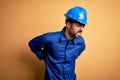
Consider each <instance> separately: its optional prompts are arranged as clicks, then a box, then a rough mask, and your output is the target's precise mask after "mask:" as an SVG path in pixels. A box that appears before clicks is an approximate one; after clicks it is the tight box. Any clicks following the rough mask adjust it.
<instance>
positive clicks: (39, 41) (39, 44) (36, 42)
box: [29, 35, 46, 60]
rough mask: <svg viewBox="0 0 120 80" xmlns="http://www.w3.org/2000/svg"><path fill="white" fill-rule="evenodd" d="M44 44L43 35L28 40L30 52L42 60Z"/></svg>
mask: <svg viewBox="0 0 120 80" xmlns="http://www.w3.org/2000/svg"><path fill="white" fill-rule="evenodd" d="M45 45H46V41H45V35H41V36H37V37H35V38H33V39H32V40H31V41H30V42H29V47H30V49H31V51H32V52H34V53H35V54H36V55H37V57H38V58H39V59H40V60H42V59H43V58H44V55H45V54H43V53H44V52H43V48H44V47H45Z"/></svg>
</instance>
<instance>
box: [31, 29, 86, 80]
mask: <svg viewBox="0 0 120 80" xmlns="http://www.w3.org/2000/svg"><path fill="white" fill-rule="evenodd" d="M29 46H30V49H31V50H32V51H33V52H34V53H35V54H36V55H37V57H38V58H39V59H40V60H44V61H45V65H46V72H45V80H76V75H75V59H76V58H77V57H78V56H79V55H80V54H81V53H82V51H83V50H84V49H85V42H84V39H83V38H82V36H81V37H80V38H75V39H73V40H68V39H67V37H66V35H65V27H64V28H63V30H62V31H58V32H51V33H45V34H43V35H40V36H37V37H35V38H33V39H32V40H31V41H30V42H29Z"/></svg>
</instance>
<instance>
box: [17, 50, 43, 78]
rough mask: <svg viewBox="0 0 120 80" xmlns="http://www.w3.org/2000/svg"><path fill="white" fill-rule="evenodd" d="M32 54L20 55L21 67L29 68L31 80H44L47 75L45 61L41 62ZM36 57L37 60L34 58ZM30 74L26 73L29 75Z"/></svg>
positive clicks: (24, 53)
mask: <svg viewBox="0 0 120 80" xmlns="http://www.w3.org/2000/svg"><path fill="white" fill-rule="evenodd" d="M31 54H32V52H31V53H30V54H29V53H28V52H25V50H24V51H23V52H21V53H20V54H19V62H20V63H21V65H24V67H25V69H27V68H28V70H27V71H28V72H30V73H29V75H27V76H28V77H30V76H31V77H30V79H29V78H27V79H29V80H44V74H45V64H44V61H40V60H39V59H38V58H37V56H35V54H34V53H33V54H32V56H31ZM34 57H35V58H34ZM28 72H26V73H27V74H28ZM31 78H32V79H31Z"/></svg>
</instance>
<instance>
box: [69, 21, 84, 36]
mask: <svg viewBox="0 0 120 80" xmlns="http://www.w3.org/2000/svg"><path fill="white" fill-rule="evenodd" d="M68 27H69V29H68V30H69V34H70V35H71V36H73V37H74V38H79V37H80V36H81V34H82V31H83V28H84V26H83V25H82V24H79V23H72V24H71V23H69V26H68Z"/></svg>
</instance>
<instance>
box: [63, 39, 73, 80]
mask: <svg viewBox="0 0 120 80" xmlns="http://www.w3.org/2000/svg"><path fill="white" fill-rule="evenodd" d="M70 44H71V41H70V40H68V41H67V43H66V46H65V60H64V65H63V76H64V80H67V78H68V76H67V73H68V71H67V69H66V68H67V67H66V65H65V64H66V62H67V61H68V60H69V53H68V52H69V51H68V50H69V47H70Z"/></svg>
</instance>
